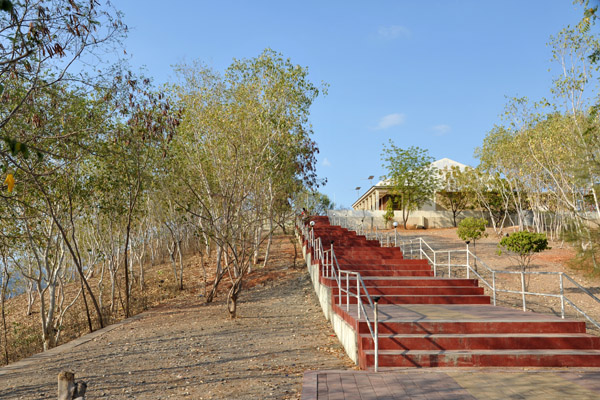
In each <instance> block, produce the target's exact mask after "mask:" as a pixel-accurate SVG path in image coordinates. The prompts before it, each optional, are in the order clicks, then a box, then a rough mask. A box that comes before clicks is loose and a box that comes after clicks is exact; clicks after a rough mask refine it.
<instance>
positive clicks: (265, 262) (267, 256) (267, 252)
mask: <svg viewBox="0 0 600 400" xmlns="http://www.w3.org/2000/svg"><path fill="white" fill-rule="evenodd" d="M269 229H270V232H269V240H268V241H267V249H266V250H265V260H264V261H263V268H264V267H266V266H267V261H269V255H270V254H271V244H272V243H273V220H271V223H270V226H269Z"/></svg>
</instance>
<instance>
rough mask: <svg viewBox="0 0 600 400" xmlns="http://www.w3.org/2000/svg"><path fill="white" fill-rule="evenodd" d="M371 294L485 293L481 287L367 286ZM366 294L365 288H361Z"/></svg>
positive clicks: (461, 294)
mask: <svg viewBox="0 0 600 400" xmlns="http://www.w3.org/2000/svg"><path fill="white" fill-rule="evenodd" d="M367 290H368V292H369V295H371V296H373V295H377V296H385V295H404V296H407V295H438V296H440V295H460V296H465V295H479V296H481V295H483V288H481V287H460V286H458V287H450V286H444V287H435V286H433V287H432V286H424V287H406V286H405V287H367ZM351 291H352V293H356V289H354V288H353V289H351ZM361 294H363V295H364V290H361Z"/></svg>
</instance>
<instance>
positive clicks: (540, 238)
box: [498, 231, 550, 272]
mask: <svg viewBox="0 0 600 400" xmlns="http://www.w3.org/2000/svg"><path fill="white" fill-rule="evenodd" d="M499 246H501V247H502V248H503V249H504V250H505V251H508V252H510V253H512V254H513V255H514V257H515V258H516V259H517V261H518V263H519V266H520V267H521V271H523V272H525V270H526V269H527V267H528V266H529V264H530V263H531V259H532V258H533V256H534V255H535V253H539V252H541V251H544V250H546V249H550V247H548V238H547V237H546V234H544V233H533V232H527V231H523V232H516V233H513V234H512V235H510V236H506V237H503V238H502V240H501V241H500V245H499ZM498 253H502V250H499V252H498Z"/></svg>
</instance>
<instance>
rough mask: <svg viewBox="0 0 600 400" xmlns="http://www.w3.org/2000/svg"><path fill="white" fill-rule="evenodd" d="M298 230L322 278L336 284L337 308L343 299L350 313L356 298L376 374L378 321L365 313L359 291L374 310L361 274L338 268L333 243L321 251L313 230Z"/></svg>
mask: <svg viewBox="0 0 600 400" xmlns="http://www.w3.org/2000/svg"><path fill="white" fill-rule="evenodd" d="M300 229H301V232H302V233H303V235H304V234H305V233H308V235H309V243H312V245H311V249H312V255H313V256H314V259H316V260H317V261H318V262H319V265H320V266H323V273H324V277H326V278H330V279H334V280H335V282H336V284H337V289H338V306H339V307H340V308H341V307H342V299H343V298H344V297H345V299H346V301H345V304H346V311H350V298H351V297H356V307H357V314H358V319H360V317H361V311H362V315H364V318H365V322H366V323H367V327H368V328H369V333H370V334H371V338H372V339H373V343H374V353H375V354H374V357H375V365H374V369H375V372H377V371H378V367H379V338H378V334H377V331H378V329H377V324H378V321H377V319H375V320H374V321H372V322H371V320H370V318H369V315H368V313H367V310H366V308H365V305H364V304H363V300H362V296H361V291H362V292H364V294H365V296H366V298H367V300H368V303H369V305H370V306H371V308H374V304H373V300H372V298H371V296H370V294H369V291H368V290H367V287H366V285H365V282H364V280H363V278H362V276H361V274H360V273H359V272H356V271H350V270H343V269H341V268H340V265H339V263H338V260H337V257H336V255H335V251H334V249H333V243H332V244H331V248H330V249H329V250H323V244H322V241H321V238H320V237H318V238H315V235H314V230H313V229H310V230H309V231H308V232H306V229H303V228H300ZM319 275H320V274H319ZM342 275H345V277H346V279H345V280H344V279H343V278H342ZM350 276H354V277H355V278H354V279H352V281H356V294H355V293H353V292H352V291H351V290H350V282H351V280H350ZM344 281H345V283H346V287H345V288H344V285H343V283H344ZM344 295H345V296H344ZM371 325H372V326H371Z"/></svg>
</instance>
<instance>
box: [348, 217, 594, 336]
mask: <svg viewBox="0 0 600 400" xmlns="http://www.w3.org/2000/svg"><path fill="white" fill-rule="evenodd" d="M343 220H344V218H342V217H338V222H340V223H344V222H343ZM345 225H349V224H348V223H345ZM357 234H358V231H357ZM390 234H391V233H390V232H388V233H387V235H384V234H383V233H382V232H379V231H377V230H376V231H375V232H374V233H372V232H371V235H369V232H364V236H365V237H366V238H369V237H373V235H374V237H375V238H376V239H378V240H379V241H380V244H381V245H382V246H386V245H387V246H390V244H391V242H392V241H391V240H390V237H391V236H390ZM393 235H394V239H395V240H394V241H393V243H394V245H396V246H394V247H400V249H401V251H402V253H403V254H404V255H408V254H409V253H410V258H414V252H415V249H414V245H415V243H418V245H419V248H418V249H417V250H416V251H417V257H419V258H421V259H422V258H425V259H427V261H429V263H430V264H431V265H432V266H433V270H434V276H438V268H440V267H447V268H448V276H450V275H451V269H452V267H459V268H465V269H466V275H467V279H470V276H471V274H473V275H475V276H476V277H477V278H478V279H479V280H480V281H481V282H482V283H483V284H484V285H485V286H487V287H488V289H489V290H490V291H491V292H492V300H493V304H494V305H497V304H496V303H497V302H496V298H497V293H512V294H520V295H521V299H522V308H523V311H526V310H527V301H526V297H525V296H526V295H532V296H541V297H552V298H559V299H560V302H561V317H562V318H565V303H566V304H569V305H570V306H572V307H573V308H574V309H575V310H576V311H577V312H578V313H580V314H581V315H583V317H585V318H586V319H587V320H588V321H589V322H590V323H591V324H593V325H594V326H596V327H597V328H598V329H600V323H598V322H597V321H595V320H594V319H593V318H592V317H590V316H589V315H588V314H587V313H585V312H584V311H583V310H581V309H580V308H579V307H578V306H577V305H575V303H574V302H573V301H571V300H570V299H569V298H568V297H567V296H565V293H564V278H566V279H567V280H568V281H570V282H571V283H573V284H574V285H575V286H576V287H577V288H578V289H580V290H581V291H582V292H583V293H585V294H587V295H588V296H589V297H590V298H591V299H593V300H594V301H595V302H596V303H598V304H599V305H600V299H599V298H598V297H596V296H595V295H594V294H592V293H591V292H590V291H589V290H587V289H586V288H584V287H583V286H581V285H580V284H579V283H577V282H576V281H575V280H574V279H573V278H572V277H571V276H569V275H568V274H565V273H564V272H552V271H504V270H496V269H493V268H490V267H489V266H488V265H487V264H486V263H485V262H484V261H483V260H481V259H480V258H479V257H478V256H476V255H475V254H473V253H472V252H471V251H470V250H469V248H468V245H467V249H453V250H433V248H432V247H431V246H430V245H429V244H428V243H427V242H426V241H425V240H424V239H423V238H421V237H419V238H417V239H411V240H408V241H405V240H403V241H398V240H397V237H396V234H395V232H394V233H393ZM407 250H409V251H407ZM427 250H429V253H430V254H431V256H430V255H429V254H428V253H427ZM452 253H462V254H464V255H465V258H466V263H464V264H461V263H457V264H453V263H451V261H450V260H451V254H452ZM444 255H445V257H444ZM438 260H447V262H446V261H441V262H438ZM471 260H473V261H474V262H476V263H477V266H478V267H479V266H481V267H483V268H484V270H485V271H486V272H487V273H489V274H490V275H491V277H492V279H491V282H489V281H488V280H486V279H485V278H484V277H483V276H482V275H481V274H480V273H479V272H478V271H477V270H476V269H474V268H473V267H472V266H471V262H470V261H471ZM498 274H513V275H520V276H521V290H510V289H500V288H498V287H496V275H498ZM525 275H557V276H559V294H554V293H536V292H530V291H528V290H525V287H526V285H525Z"/></svg>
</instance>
